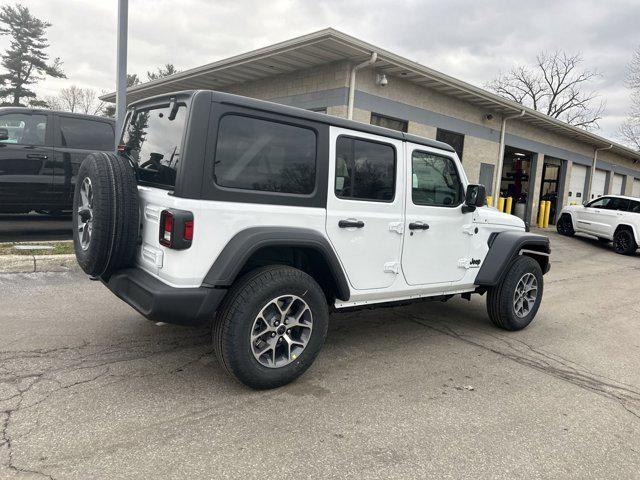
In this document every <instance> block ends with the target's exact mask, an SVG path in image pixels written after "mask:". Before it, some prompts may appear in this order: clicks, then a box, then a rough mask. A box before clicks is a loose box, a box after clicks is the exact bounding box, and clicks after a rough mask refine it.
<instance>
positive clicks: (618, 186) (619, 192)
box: [611, 173, 624, 195]
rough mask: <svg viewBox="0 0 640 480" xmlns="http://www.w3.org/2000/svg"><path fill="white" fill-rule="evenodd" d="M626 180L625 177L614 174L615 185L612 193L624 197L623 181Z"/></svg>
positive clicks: (612, 187)
mask: <svg viewBox="0 0 640 480" xmlns="http://www.w3.org/2000/svg"><path fill="white" fill-rule="evenodd" d="M623 179H624V176H623V175H619V174H617V173H614V174H613V185H612V186H611V193H612V194H613V195H622V180H623Z"/></svg>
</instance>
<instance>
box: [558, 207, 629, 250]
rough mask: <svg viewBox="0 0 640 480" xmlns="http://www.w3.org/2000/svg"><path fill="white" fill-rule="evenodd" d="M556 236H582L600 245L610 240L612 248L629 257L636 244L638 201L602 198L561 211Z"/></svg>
mask: <svg viewBox="0 0 640 480" xmlns="http://www.w3.org/2000/svg"><path fill="white" fill-rule="evenodd" d="M556 228H557V230H558V233H559V234H560V235H566V236H572V235H574V234H575V233H586V234H589V235H593V236H595V237H598V240H600V241H601V242H602V243H609V242H611V241H613V249H614V250H615V251H616V253H620V254H622V255H633V254H634V253H635V251H636V250H637V249H638V245H639V244H640V198H634V197H624V196H622V195H605V196H604V197H600V198H596V199H595V200H592V201H590V202H588V203H585V204H584V205H569V206H566V207H564V208H563V209H562V211H561V212H560V217H559V218H558V222H557V224H556Z"/></svg>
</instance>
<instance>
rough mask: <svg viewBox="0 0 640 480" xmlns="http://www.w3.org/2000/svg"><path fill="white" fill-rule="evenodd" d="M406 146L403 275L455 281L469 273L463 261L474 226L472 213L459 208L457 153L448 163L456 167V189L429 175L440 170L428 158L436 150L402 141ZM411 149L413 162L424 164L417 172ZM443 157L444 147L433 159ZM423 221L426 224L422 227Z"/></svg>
mask: <svg viewBox="0 0 640 480" xmlns="http://www.w3.org/2000/svg"><path fill="white" fill-rule="evenodd" d="M406 149H407V153H406V165H407V172H406V173H405V179H406V180H405V181H406V184H407V188H406V210H405V212H406V213H405V238H404V248H403V251H402V271H403V273H404V276H405V279H406V281H407V283H408V284H409V285H429V284H436V283H443V282H458V281H460V280H461V279H462V278H463V277H464V275H465V273H466V272H467V270H466V268H465V265H464V264H465V263H466V264H467V266H468V265H469V261H470V259H468V258H467V257H468V254H469V249H470V243H471V242H470V238H471V232H473V228H474V225H473V216H472V214H471V213H467V214H463V213H462V209H461V203H462V201H463V200H464V186H465V185H466V179H465V177H464V173H463V172H462V169H461V167H460V164H459V162H458V160H457V159H456V157H455V155H452V156H451V157H450V159H449V160H448V161H447V163H448V164H449V165H453V167H454V168H455V170H454V171H457V175H458V176H459V180H457V182H458V183H457V184H458V185H460V188H461V191H460V192H458V193H453V192H454V189H449V188H448V185H447V186H446V187H445V188H441V186H439V185H438V182H437V181H432V180H431V177H432V176H435V175H436V172H437V171H438V169H439V167H438V166H432V165H435V164H434V163H429V162H430V161H431V158H432V157H431V156H430V154H431V153H436V152H435V151H434V150H432V149H429V148H426V147H423V146H421V145H415V144H411V143H407V144H406ZM414 154H416V155H418V156H419V160H417V161H419V162H422V163H424V165H425V166H426V167H425V169H424V170H422V172H420V173H419V174H416V173H414V172H413V156H414ZM442 157H443V154H442V152H437V157H434V158H439V159H442ZM417 158H418V157H417ZM437 161H439V160H437ZM452 162H453V163H452ZM416 166H418V163H416ZM430 172H433V173H430ZM440 178H441V179H442V177H440ZM443 181H444V180H443ZM414 189H415V193H414ZM428 203H431V204H432V205H427V204H428ZM433 204H438V205H440V204H446V206H435V205H433ZM427 225H428V229H425V226H427Z"/></svg>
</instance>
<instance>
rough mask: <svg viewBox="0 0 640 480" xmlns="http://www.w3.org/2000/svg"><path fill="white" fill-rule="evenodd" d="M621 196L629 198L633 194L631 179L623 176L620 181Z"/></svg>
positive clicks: (629, 176) (628, 176)
mask: <svg viewBox="0 0 640 480" xmlns="http://www.w3.org/2000/svg"><path fill="white" fill-rule="evenodd" d="M622 194H623V195H626V196H628V197H630V196H631V195H632V194H633V177H632V176H631V175H625V176H624V179H623V180H622Z"/></svg>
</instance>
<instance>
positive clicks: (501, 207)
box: [498, 197, 504, 212]
mask: <svg viewBox="0 0 640 480" xmlns="http://www.w3.org/2000/svg"><path fill="white" fill-rule="evenodd" d="M498 210H500V211H501V212H504V198H502V197H500V198H499V199H498Z"/></svg>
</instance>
